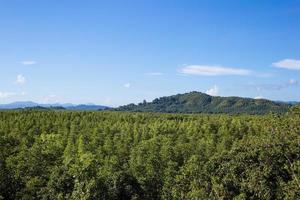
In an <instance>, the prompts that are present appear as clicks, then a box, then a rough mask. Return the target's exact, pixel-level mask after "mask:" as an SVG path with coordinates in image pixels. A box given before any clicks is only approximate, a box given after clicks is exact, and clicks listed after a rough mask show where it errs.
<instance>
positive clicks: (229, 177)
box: [0, 106, 300, 200]
mask: <svg viewBox="0 0 300 200" xmlns="http://www.w3.org/2000/svg"><path fill="white" fill-rule="evenodd" d="M0 199H24V200H27V199H28V200H29V199H30V200H31V199H45V200H46V199H49V200H50V199H82V200H84V199H108V200H109V199H112V200H113V199H145V200H147V199H149V200H150V199H195V200H196V199H235V200H242V199H268V200H273V199H300V109H299V106H298V107H297V106H295V107H292V108H291V109H290V111H289V112H287V113H286V114H275V113H273V114H272V113H270V114H268V115H258V116H255V115H221V114H210V115H209V114H158V113H126V112H125V113H123V112H112V111H101V112H100V111H99V112H95V111H64V110H58V111H55V110H38V109H33V110H13V111H1V112H0Z"/></svg>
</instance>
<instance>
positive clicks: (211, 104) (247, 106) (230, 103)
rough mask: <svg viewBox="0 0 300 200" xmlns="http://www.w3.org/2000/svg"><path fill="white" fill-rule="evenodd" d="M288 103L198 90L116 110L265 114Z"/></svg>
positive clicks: (282, 108)
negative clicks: (213, 95)
mask: <svg viewBox="0 0 300 200" xmlns="http://www.w3.org/2000/svg"><path fill="white" fill-rule="evenodd" d="M288 108H289V105H288V104H285V103H279V102H273V101H269V100H265V99H250V98H241V97H212V96H209V95H207V94H204V93H200V92H190V93H186V94H178V95H174V96H169V97H162V98H159V99H155V100H154V101H152V102H150V103H146V102H143V103H140V104H138V105H135V104H129V105H126V106H121V107H119V108H117V109H115V110H117V111H133V112H164V113H232V114H241V113H242V114H267V113H269V112H274V113H284V112H286V111H287V110H288Z"/></svg>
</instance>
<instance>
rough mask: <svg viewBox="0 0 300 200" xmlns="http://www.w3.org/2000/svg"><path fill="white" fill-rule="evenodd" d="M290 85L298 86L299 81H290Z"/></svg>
mask: <svg viewBox="0 0 300 200" xmlns="http://www.w3.org/2000/svg"><path fill="white" fill-rule="evenodd" d="M288 84H289V85H298V81H297V80H296V79H293V78H291V79H289V82H288Z"/></svg>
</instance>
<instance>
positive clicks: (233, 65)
mask: <svg viewBox="0 0 300 200" xmlns="http://www.w3.org/2000/svg"><path fill="white" fill-rule="evenodd" d="M0 27H1V28H0V104H3V103H10V102H14V101H35V102H39V103H56V102H60V103H76V104H79V103H95V104H102V105H108V106H119V105H124V104H128V103H138V102H141V101H143V100H144V99H145V100H147V101H151V100H153V99H155V98H157V97H161V96H168V95H173V94H178V93H186V92H190V91H200V92H205V93H207V94H210V95H214V96H241V97H251V98H267V99H271V100H280V101H300V92H299V91H300V82H299V81H300V38H299V36H300V1H297V0H272V1H269V0H251V1H244V0H239V1H234V0H213V1H212V0H207V1H206V0H201V1H200V0H187V1H184V0H164V1H161V0H119V1H115V0H109V1H100V0H76V1H75V0H43V1H41V0H0Z"/></svg>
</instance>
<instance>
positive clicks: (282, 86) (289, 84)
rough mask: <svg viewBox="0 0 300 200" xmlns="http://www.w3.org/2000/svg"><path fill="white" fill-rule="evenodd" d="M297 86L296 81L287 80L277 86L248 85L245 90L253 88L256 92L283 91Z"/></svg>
mask: <svg viewBox="0 0 300 200" xmlns="http://www.w3.org/2000/svg"><path fill="white" fill-rule="evenodd" d="M293 86H294V87H295V86H296V87H297V86H299V82H298V81H297V80H296V79H293V78H291V79H289V80H288V81H287V82H286V83H281V84H280V83H279V84H272V83H271V84H249V85H247V86H246V88H254V89H255V90H256V91H258V92H260V91H262V90H283V89H286V88H289V87H293Z"/></svg>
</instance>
